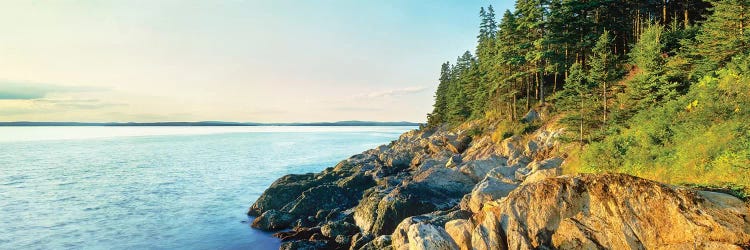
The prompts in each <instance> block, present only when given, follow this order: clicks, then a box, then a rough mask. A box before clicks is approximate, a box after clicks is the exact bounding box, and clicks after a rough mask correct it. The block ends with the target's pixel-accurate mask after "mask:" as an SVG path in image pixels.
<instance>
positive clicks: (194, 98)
mask: <svg viewBox="0 0 750 250" xmlns="http://www.w3.org/2000/svg"><path fill="white" fill-rule="evenodd" d="M512 2H513V1H502V2H501V1H482V0H475V1H422V0H420V1H404V0H379V1H353V0H349V1H345V0H338V1H333V0H330V1H301V0H298V1H286V0H268V1H208V0H205V1H185V0H173V1H167V0H158V1H153V0H149V1H145V0H144V1H124V0H123V1H87V0H78V1H73V0H59V1H28V0H17V1H16V0H7V1H0V32H2V35H1V36H0V55H2V56H0V121H17V120H31V121H174V120H181V121H199V120H226V121H258V122H291V121H335V120H379V121H401V120H406V121H424V119H425V114H426V113H428V112H429V111H430V110H431V105H432V95H433V93H434V90H435V87H436V85H437V78H438V73H439V69H440V64H441V63H442V62H444V61H446V60H451V61H452V60H454V59H455V58H456V57H457V56H458V55H460V54H461V53H462V52H463V51H465V50H468V49H471V50H473V47H474V46H475V42H476V41H475V40H476V38H475V37H476V33H477V31H478V28H477V27H478V25H479V17H478V12H479V7H480V6H486V5H488V4H493V5H494V6H495V9H496V11H497V12H498V15H501V14H502V12H503V11H504V9H506V8H508V7H510V6H511V5H512Z"/></svg>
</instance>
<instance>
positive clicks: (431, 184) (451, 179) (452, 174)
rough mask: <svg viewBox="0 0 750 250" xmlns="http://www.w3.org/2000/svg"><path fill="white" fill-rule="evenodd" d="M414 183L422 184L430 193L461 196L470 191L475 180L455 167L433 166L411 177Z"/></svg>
mask: <svg viewBox="0 0 750 250" xmlns="http://www.w3.org/2000/svg"><path fill="white" fill-rule="evenodd" d="M412 183H413V184H414V185H422V186H423V187H422V188H424V189H427V190H429V191H430V192H432V193H439V194H443V195H445V196H449V197H459V198H460V197H461V196H462V195H464V194H466V193H468V192H469V191H471V188H472V187H473V186H474V184H475V182H474V181H473V180H472V179H471V178H469V177H468V176H466V175H465V174H463V173H461V172H460V171H457V170H455V169H450V168H445V167H434V168H431V169H428V170H427V171H425V172H422V173H420V174H418V175H416V176H414V178H413V179H412Z"/></svg>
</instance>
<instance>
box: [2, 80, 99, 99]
mask: <svg viewBox="0 0 750 250" xmlns="http://www.w3.org/2000/svg"><path fill="white" fill-rule="evenodd" d="M99 90H102V89H101V88H93V87H84V86H61V85H54V84H46V83H31V82H13V81H2V80H0V100H34V99H41V98H44V97H46V96H47V95H49V94H52V93H69V92H87V91H99Z"/></svg>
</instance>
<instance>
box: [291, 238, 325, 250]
mask: <svg viewBox="0 0 750 250" xmlns="http://www.w3.org/2000/svg"><path fill="white" fill-rule="evenodd" d="M319 249H329V246H328V242H325V241H317V240H316V241H311V240H299V241H289V242H284V243H281V246H280V247H279V250H319Z"/></svg>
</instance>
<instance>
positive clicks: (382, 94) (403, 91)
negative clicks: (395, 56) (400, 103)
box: [355, 87, 427, 98]
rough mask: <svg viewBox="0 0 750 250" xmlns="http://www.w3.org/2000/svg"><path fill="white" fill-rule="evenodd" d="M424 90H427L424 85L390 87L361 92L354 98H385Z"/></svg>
mask: <svg viewBox="0 0 750 250" xmlns="http://www.w3.org/2000/svg"><path fill="white" fill-rule="evenodd" d="M425 90H427V88H426V87H407V88H401V89H391V90H384V91H376V92H371V93H367V94H362V95H356V96H355V98H385V97H394V96H403V95H411V94H417V93H420V92H423V91H425Z"/></svg>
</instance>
